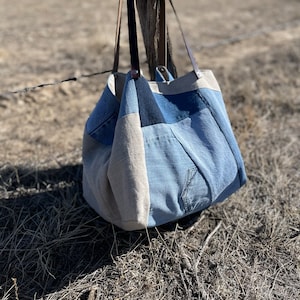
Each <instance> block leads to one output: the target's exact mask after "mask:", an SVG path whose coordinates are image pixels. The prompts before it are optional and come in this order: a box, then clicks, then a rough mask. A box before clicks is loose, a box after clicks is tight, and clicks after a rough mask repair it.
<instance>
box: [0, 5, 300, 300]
mask: <svg viewBox="0 0 300 300" xmlns="http://www.w3.org/2000/svg"><path fill="white" fill-rule="evenodd" d="M174 2H175V5H176V7H177V10H178V13H179V16H180V18H181V21H182V25H183V27H184V29H185V31H186V34H187V36H188V39H189V40H190V43H191V46H192V48H193V49H194V52H195V56H196V58H197V60H198V63H199V65H200V66H201V67H202V68H210V69H212V70H213V71H214V73H215V75H216V77H217V79H218V81H219V83H220V86H221V88H222V90H223V94H224V98H225V102H226V105H227V109H228V113H229V116H230V119H231V121H232V126H233V128H234V132H235V134H236V137H237V139H238V142H239V145H240V148H241V151H242V153H243V157H244V160H245V164H246V169H247V175H248V182H247V185H246V186H245V187H243V188H242V189H241V190H239V191H238V192H237V193H236V194H234V195H233V196H231V197H230V198H229V199H228V200H227V201H225V202H223V203H222V204H219V205H216V206H213V207H211V208H209V209H208V210H206V211H204V212H202V213H201V214H200V215H199V214H198V215H195V216H192V217H191V218H188V219H185V220H181V221H179V222H178V223H175V224H170V225H169V226H163V227H160V228H154V229H150V230H148V231H136V232H124V231H122V230H119V229H118V228H116V227H113V226H112V225H110V224H108V223H106V222H105V221H104V220H102V219H101V218H100V217H98V216H97V215H96V214H95V213H94V212H93V210H92V209H91V208H89V206H88V205H87V204H86V202H85V200H84V199H83V197H82V190H81V170H82V165H81V143H82V133H83V127H84V123H85V121H86V119H87V117H88V115H89V113H90V112H91V110H92V109H93V107H94V105H95V103H96V102H97V100H98V98H99V96H100V94H101V91H102V89H103V87H104V85H105V82H106V78H107V76H108V74H103V75H95V76H92V77H82V76H81V75H82V74H92V73H95V72H100V71H103V70H109V69H111V66H112V61H113V57H112V53H113V47H114V32H115V20H116V11H117V0H102V1H96V0H89V1H79V0H74V1H59V0H52V1H34V0H22V1H17V0H10V1H7V0H0V79H1V80H0V115H1V117H0V142H1V151H0V299H2V300H8V299H16V300H19V299H20V300H22V299H48V300H50V299H51V300H54V299H55V300H57V299H70V300H71V299H72V300H73V299H87V300H96V299H114V300H117V299H145V300H148V299H149V300H150V299H153V300H154V299H155V300H171V299H178V300H179V299H180V300H181V299H216V300H218V299H251V300H258V299H282V300H283V299H284V300H286V299H291V300H296V299H300V201H299V194H300V171H299V170H300V138H299V135H300V118H299V117H300V76H299V75H300V1H299V0H285V1H284V0H264V1H261V0H249V1H239V0H226V1H224V0H215V1H208V0H186V1H180V0H176V1H174ZM168 13H169V15H170V16H169V26H170V30H171V40H172V42H173V52H174V58H175V62H177V68H178V69H179V71H180V72H181V73H184V72H186V71H188V70H190V68H191V67H190V65H189V64H188V60H187V56H186V54H185V50H184V47H183V43H182V40H181V38H180V34H179V31H178V27H177V25H176V23H175V21H174V17H173V16H172V14H171V11H170V10H168ZM124 17H125V12H124ZM124 24H125V22H124ZM140 45H141V49H142V44H141V43H140ZM127 49H128V44H127V29H126V28H125V26H124V29H123V31H122V40H121V56H122V58H121V70H122V71H127V69H128V68H129V56H128V50H127ZM141 52H142V53H141V59H142V60H143V61H145V53H144V52H143V51H141ZM144 68H145V69H146V68H147V67H146V64H145V66H144ZM70 77H76V78H77V80H76V81H68V82H64V83H61V84H55V85H51V86H46V87H43V88H36V89H34V90H27V91H24V90H23V89H24V88H25V87H32V86H36V85H39V84H42V83H49V82H50V83H51V82H56V81H61V80H63V79H67V78H70ZM16 90H23V91H20V92H19V93H7V92H8V91H16Z"/></svg>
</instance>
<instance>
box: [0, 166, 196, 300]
mask: <svg viewBox="0 0 300 300" xmlns="http://www.w3.org/2000/svg"><path fill="white" fill-rule="evenodd" d="M81 176H82V166H81V165H69V166H63V167H61V168H58V169H47V170H36V169H30V168H23V167H12V166H9V167H7V166H6V167H2V168H1V167H0V270H1V272H0V287H1V288H0V297H1V298H2V297H3V295H5V293H7V291H8V290H9V289H10V288H12V286H13V280H12V279H13V278H15V279H16V284H15V287H14V289H16V287H17V292H18V294H19V297H20V298H22V299H33V297H34V296H35V297H36V298H40V297H43V296H44V295H46V294H49V293H52V292H55V291H58V290H60V289H62V288H63V287H64V286H67V285H68V284H69V283H70V282H73V281H75V280H76V279H78V278H80V277H82V276H84V275H86V274H89V273H92V272H93V271H96V270H97V269H99V268H101V267H104V266H113V258H114V257H116V256H118V255H122V254H124V253H127V252H128V251H130V250H131V249H133V248H136V246H137V245H139V244H140V245H148V243H149V238H150V239H151V238H154V237H156V236H157V234H158V232H159V234H162V235H163V233H164V232H165V231H170V230H174V229H175V228H176V226H177V225H176V224H177V223H172V224H167V225H165V226H162V227H160V228H159V229H158V230H157V229H149V230H148V233H147V232H146V231H145V230H141V231H133V232H126V231H123V230H121V229H118V228H117V227H113V226H112V225H111V224H109V223H107V222H106V221H105V220H103V219H102V218H101V217H99V216H98V215H97V214H96V213H95V212H94V211H93V210H92V209H91V208H90V207H89V206H88V204H87V203H86V202H85V200H84V199H83V196H82V185H81ZM193 220H194V218H190V217H189V218H188V219H184V220H182V221H181V224H180V226H182V227H185V226H186V227H188V226H190V225H192V223H193ZM12 291H13V289H12ZM13 293H14V292H13Z"/></svg>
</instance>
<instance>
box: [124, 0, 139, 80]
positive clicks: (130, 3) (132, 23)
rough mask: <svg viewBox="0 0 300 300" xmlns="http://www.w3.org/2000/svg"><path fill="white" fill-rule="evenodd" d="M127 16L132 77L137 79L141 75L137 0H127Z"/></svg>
mask: <svg viewBox="0 0 300 300" xmlns="http://www.w3.org/2000/svg"><path fill="white" fill-rule="evenodd" d="M127 15H128V35H129V50H130V59H131V77H132V78H134V79H137V78H138V77H140V75H141V70H140V61H139V51H138V41H137V30H136V18H135V0H127Z"/></svg>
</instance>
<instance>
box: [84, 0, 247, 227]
mask: <svg viewBox="0 0 300 300" xmlns="http://www.w3.org/2000/svg"><path fill="white" fill-rule="evenodd" d="M128 2H133V1H130V0H128ZM131 8H132V7H131ZM128 15H129V13H128ZM131 18H132V16H131ZM129 21H132V20H129ZM130 24H131V23H130V22H129V26H131V25H130ZM129 30H132V28H131V29H129ZM130 44H132V40H130ZM133 44H134V43H133ZM134 51H137V49H135V50H134ZM133 56H134V55H133V53H132V52H131V58H132V57H133ZM132 64H135V65H136V64H137V63H136V62H133V61H132ZM164 73H168V71H167V69H166V68H164V67H159V68H157V70H156V74H157V78H156V80H155V81H148V80H147V79H146V78H145V77H143V76H142V75H141V74H140V71H139V69H135V68H133V70H131V71H130V72H128V74H122V73H118V72H114V73H113V74H111V75H110V76H109V78H108V81H107V84H106V87H105V89H104V91H103V94H102V96H101V97H100V100H99V102H98V103H97V105H96V107H95V108H94V110H93V111H92V113H91V115H90V117H89V118H88V120H87V122H86V126H85V130H84V137H83V195H84V198H85V199H86V201H87V202H88V203H89V205H90V206H91V207H92V208H93V209H94V210H95V211H96V212H97V213H98V214H99V215H100V216H101V217H103V218H104V219H105V220H107V221H109V222H111V223H113V224H115V225H117V226H118V227H120V228H122V229H124V230H137V229H143V228H147V227H154V226H158V225H162V224H165V223H168V222H171V221H175V220H178V219H180V218H182V217H184V216H187V215H189V214H192V213H195V212H199V211H202V210H204V209H206V208H208V207H209V206H211V205H213V204H216V203H218V202H221V201H223V200H225V199H226V198H227V197H228V196H230V195H231V194H232V193H234V192H235V191H237V190H238V189H239V188H240V187H241V186H242V185H244V183H245V182H246V173H245V168H244V163H243V159H242V156H241V153H240V150H239V147H238V144H237V142H236V139H235V137H234V134H233V131H232V128H231V125H230V121H229V118H228V115H227V112H226V108H225V105H224V101H223V98H222V93H221V91H220V87H219V85H218V83H217V81H216V79H215V77H214V75H213V73H212V71H210V70H201V71H200V70H199V69H197V67H195V65H194V70H193V71H192V72H190V73H188V74H186V75H184V76H182V77H179V78H175V79H174V78H173V77H172V75H171V74H168V80H165V78H166V77H165V76H163V74H164ZM136 74H138V76H136Z"/></svg>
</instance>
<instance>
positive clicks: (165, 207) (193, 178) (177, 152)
mask: <svg viewBox="0 0 300 300" xmlns="http://www.w3.org/2000/svg"><path fill="white" fill-rule="evenodd" d="M142 130H143V134H144V145H145V157H146V166H147V176H148V182H149V190H150V215H149V222H148V226H149V227H152V226H157V225H160V224H164V223H167V222H170V221H174V220H176V219H179V218H181V217H183V216H185V215H187V214H190V213H192V212H196V211H199V210H202V209H204V208H207V207H208V206H209V205H210V203H211V199H210V196H211V193H210V188H209V187H208V185H207V181H206V180H205V179H204V178H203V177H202V174H201V173H200V172H199V170H198V168H197V166H196V165H195V163H194V162H193V161H192V160H191V158H190V156H189V155H188V154H187V153H186V151H185V150H184V148H183V147H182V145H181V144H180V143H179V142H178V140H177V139H176V137H175V136H174V134H173V133H172V130H171V129H170V127H169V125H168V124H157V125H154V126H149V127H144V128H143V129H142Z"/></svg>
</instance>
